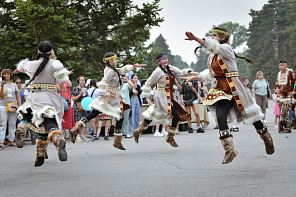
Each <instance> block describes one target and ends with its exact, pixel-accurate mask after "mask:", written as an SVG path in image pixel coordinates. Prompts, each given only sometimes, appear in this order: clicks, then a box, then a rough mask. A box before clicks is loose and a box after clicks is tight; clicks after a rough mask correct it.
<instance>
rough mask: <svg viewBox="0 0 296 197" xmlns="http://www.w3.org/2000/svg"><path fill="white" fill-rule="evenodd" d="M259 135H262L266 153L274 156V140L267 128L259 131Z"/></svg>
mask: <svg viewBox="0 0 296 197" xmlns="http://www.w3.org/2000/svg"><path fill="white" fill-rule="evenodd" d="M257 133H258V134H259V135H260V138H261V139H262V140H263V141H264V144H265V151H266V153H267V154H269V155H272V154H273V153H274V146H273V140H272V137H271V135H270V133H269V132H268V129H267V127H266V126H264V127H263V128H262V129H261V130H257Z"/></svg>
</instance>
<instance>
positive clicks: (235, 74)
mask: <svg viewBox="0 0 296 197" xmlns="http://www.w3.org/2000/svg"><path fill="white" fill-rule="evenodd" d="M238 76H239V73H238V72H237V71H233V72H228V73H225V77H238Z"/></svg>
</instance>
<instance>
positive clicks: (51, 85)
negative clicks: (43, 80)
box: [31, 84, 57, 90]
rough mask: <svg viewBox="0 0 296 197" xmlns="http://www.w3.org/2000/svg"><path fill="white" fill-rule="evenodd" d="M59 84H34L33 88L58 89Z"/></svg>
mask: <svg viewBox="0 0 296 197" xmlns="http://www.w3.org/2000/svg"><path fill="white" fill-rule="evenodd" d="M56 88H57V85H55V84H32V85H31V90H37V89H39V90H41V89H56Z"/></svg>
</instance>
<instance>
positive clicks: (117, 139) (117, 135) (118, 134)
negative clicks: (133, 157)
mask: <svg viewBox="0 0 296 197" xmlns="http://www.w3.org/2000/svg"><path fill="white" fill-rule="evenodd" d="M121 140H122V133H121V129H115V133H114V143H113V146H114V147H115V148H118V149H120V150H125V148H124V147H123V145H122V144H121Z"/></svg>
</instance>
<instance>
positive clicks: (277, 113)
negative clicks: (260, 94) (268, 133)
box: [272, 94, 281, 128]
mask: <svg viewBox="0 0 296 197" xmlns="http://www.w3.org/2000/svg"><path fill="white" fill-rule="evenodd" d="M272 97H273V100H274V102H275V106H274V109H273V114H274V128H278V123H277V120H278V119H280V115H281V113H280V107H279V103H278V102H277V101H276V99H277V94H273V95H272Z"/></svg>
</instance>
